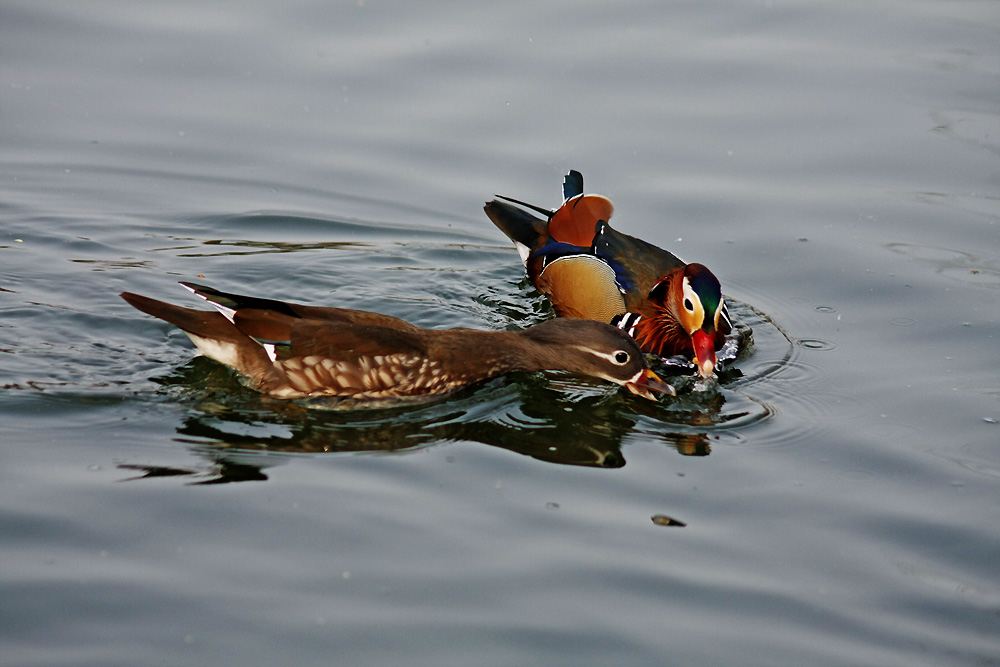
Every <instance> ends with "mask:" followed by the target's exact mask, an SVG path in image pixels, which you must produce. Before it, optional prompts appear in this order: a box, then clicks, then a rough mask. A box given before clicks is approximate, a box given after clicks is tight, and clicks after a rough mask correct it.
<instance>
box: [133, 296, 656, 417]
mask: <svg viewBox="0 0 1000 667" xmlns="http://www.w3.org/2000/svg"><path fill="white" fill-rule="evenodd" d="M181 285H183V286H184V287H186V288H187V289H189V290H191V291H192V292H194V293H195V294H196V295H198V296H200V297H201V298H203V299H205V300H206V301H208V302H209V303H211V304H212V305H213V306H215V307H216V308H217V309H218V311H219V312H215V311H204V310H194V309H191V308H182V307H181V306H175V305H172V304H169V303H165V302H163V301H157V300H156V299H151V298H149V297H145V296H140V295H138V294H132V293H130V292H123V293H122V295H121V296H122V298H123V299H125V300H126V301H127V302H128V303H129V304H131V305H132V306H134V307H135V308H137V309H139V310H141V311H142V312H144V313H147V314H149V315H152V316H153V317H158V318H160V319H161V320H166V321H167V322H169V323H170V324H173V325H174V326H176V327H179V328H180V329H181V330H183V331H184V333H186V334H187V335H188V337H189V338H191V340H192V341H193V342H194V344H195V346H196V347H197V348H198V349H199V350H200V351H201V352H202V354H204V355H205V356H206V357H208V358H210V359H214V360H215V361H218V362H219V363H221V364H224V365H226V366H229V367H230V368H233V369H235V370H236V371H238V372H239V373H240V374H242V375H243V376H244V377H245V379H246V381H247V384H249V385H250V386H251V387H253V388H255V389H257V390H259V391H261V392H263V393H265V394H268V395H270V396H274V397H276V398H307V397H317V396H329V397H340V398H351V399H356V400H359V401H367V400H378V399H393V398H413V397H421V396H433V395H438V394H444V393H447V392H450V391H454V390H456V389H458V388H460V387H463V386H465V385H468V384H472V383H475V382H479V381H482V380H486V379H488V378H491V377H495V376H498V375H504V374H506V373H511V372H514V371H528V372H534V371H543V370H553V371H568V372H571V373H578V374H581V375H588V376H591V377H596V378H600V379H603V380H607V381H609V382H614V383H615V384H618V385H621V386H624V387H626V388H627V389H628V390H629V391H631V392H632V393H634V394H638V395H639V396H642V397H644V398H648V399H652V400H655V397H654V396H653V394H652V393H651V392H653V391H657V392H662V393H668V394H673V393H674V390H673V388H672V387H671V386H670V385H668V384H666V383H665V382H663V381H662V380H661V379H660V378H659V377H658V376H657V375H656V374H655V373H654V372H653V371H651V370H649V367H648V366H647V365H646V360H645V358H644V357H643V355H642V352H641V351H640V350H639V348H638V346H637V345H636V344H635V341H633V340H632V339H631V338H629V337H628V336H627V335H625V334H624V333H623V332H621V331H619V330H618V329H615V328H614V327H612V326H609V325H607V324H602V323H599V322H587V321H584V320H559V319H556V320H549V321H547V322H543V323H541V324H537V325H535V326H533V327H528V328H527V329H525V330H523V331H517V332H514V331H475V330H472V329H447V330H430V329H421V328H419V327H416V326H414V325H412V324H410V323H409V322H405V321H403V320H400V319H396V318H395V317H390V316H388V315H380V314H378V313H370V312H367V311H363V310H348V309H343V308H318V307H314V306H300V305H296V304H292V303H285V302H283V301H272V300H270V299H258V298H254V297H246V296H240V295H237V294H228V293H226V292H220V291H218V290H215V289H212V288H211V287H205V286H203V285H196V284H193V283H183V282H182V283H181Z"/></svg>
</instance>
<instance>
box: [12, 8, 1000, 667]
mask: <svg viewBox="0 0 1000 667" xmlns="http://www.w3.org/2000/svg"><path fill="white" fill-rule="evenodd" d="M0 118H2V121H3V122H2V124H0V387H2V389H0V419H2V425H0V456H2V459H0V460H2V465H0V563H2V565H0V663H3V664H4V665H102V666H107V665H177V664H198V665H233V664H243V665H276V664H296V665H306V664H344V665H386V664H400V665H411V664H412V665H436V666H446V665H513V664H525V665H527V664H534V665H607V664H616V665H633V664H634V665H639V664H644V665H651V664H679V665H696V664H703V665H710V664H727V665H732V664H741V665H747V664H759V665H765V664H766V665H776V664H785V665H803V664H812V665H818V664H829V665H842V664H852V665H908V666H909V665H989V664H997V663H1000V574H998V573H1000V566H998V564H1000V537H998V534H1000V456H998V447H1000V424H998V421H1000V402H998V401H1000V363H998V361H1000V339H998V314H1000V223H998V221H1000V4H998V3H996V2H993V1H980V2H944V1H941V0H938V1H928V2H919V1H912V0H907V1H905V2H904V1H898V2H810V3H795V2H783V1H780V0H779V1H774V2H712V3H708V2H706V3H702V2H671V3H653V2H647V3H639V2H636V3H631V2H630V3H606V2H555V1H554V2H546V3H535V2H505V3H475V2H434V3H387V2H381V1H379V0H361V1H359V2H344V3H327V2H310V1H306V0H301V1H291V2H289V1H282V2H276V1H274V2H265V1H261V0H257V1H251V2H213V3H202V2H174V1H171V2H162V1H161V2H131V1H130V2H112V1H108V2H76V3H56V2H28V1H21V2H17V1H9V0H8V1H4V2H0ZM570 168H575V169H579V170H581V171H582V172H583V173H584V175H585V177H586V184H587V190H588V191H589V192H599V193H601V194H605V195H608V196H610V197H611V198H612V199H613V200H614V202H615V205H616V214H615V218H614V220H613V223H614V224H615V225H616V226H617V228H619V229H621V230H623V231H625V232H628V233H631V234H635V235H637V236H640V237H642V238H644V239H646V240H649V241H651V242H653V243H656V244H658V245H661V246H664V247H668V248H670V249H672V250H675V251H676V252H678V253H680V254H681V255H682V256H684V257H685V258H687V259H689V260H691V261H700V262H703V263H705V264H707V265H709V266H710V267H712V269H713V270H714V271H715V272H716V274H717V275H718V276H719V277H720V279H721V280H722V283H723V287H724V291H725V292H726V294H727V295H729V297H730V298H731V299H732V301H733V303H734V306H735V310H737V315H738V317H739V318H740V319H741V320H742V321H743V322H744V324H749V325H750V326H752V327H753V328H754V332H755V340H756V347H755V349H754V350H753V352H752V354H751V355H750V356H749V357H747V358H745V359H743V360H741V361H739V362H737V363H736V364H735V366H736V369H737V370H738V372H736V371H729V372H728V374H724V376H723V378H722V382H721V384H720V385H719V386H718V387H715V388H712V387H709V388H707V389H705V390H704V391H695V392H688V393H685V394H683V395H682V396H681V397H679V398H678V399H676V400H672V401H671V400H665V401H663V402H662V403H661V404H659V405H654V404H652V403H647V402H645V401H641V400H639V399H636V398H633V397H630V396H627V395H625V394H623V393H622V392H616V391H614V390H612V389H610V388H607V387H604V386H602V385H599V384H595V383H587V382H582V381H579V380H577V379H572V378H562V377H543V376H526V377H513V378H508V379H506V380H498V381H494V382H491V383H487V384H486V385H484V386H482V387H478V388H473V389H469V390H466V391H463V392H460V393H459V394H457V395H455V396H454V397H452V398H451V399H449V400H446V401H440V402H436V403H431V404H427V405H422V406H415V407H412V408H400V409H394V410H387V411H374V412H365V413H330V412H320V411H316V410H303V409H301V408H297V407H294V406H289V405H286V404H283V403H281V402H279V401H271V400H268V399H264V398H261V397H258V396H256V395H253V394H252V393H250V392H247V391H246V390H244V389H242V388H241V387H240V385H239V384H238V383H237V382H236V381H235V380H234V379H233V378H232V376H231V375H229V374H228V373H227V372H226V371H224V370H223V369H220V368H218V367H217V366H215V365H214V364H212V363H211V362H208V361H206V360H204V359H194V360H192V359H191V355H192V351H191V346H190V344H189V343H188V342H187V339H186V338H185V337H184V336H183V335H182V334H180V333H179V332H177V331H175V330H172V329H171V328H170V327H168V326H166V325H165V324H163V323H160V322H158V321H155V320H153V319H152V318H148V317H146V316H144V315H142V314H141V313H138V312H137V311H134V310H132V309H130V308H129V307H128V306H127V305H126V304H125V303H124V302H122V301H121V300H119V299H118V297H117V293H118V292H119V291H121V290H123V289H128V290H132V291H136V292H140V293H144V294H148V295H151V296H156V297H159V298H168V299H171V300H174V301H176V302H181V303H188V304H190V305H195V303H196V302H195V301H193V300H192V299H191V298H189V295H187V294H186V292H184V291H183V290H181V289H180V288H179V287H178V286H177V285H176V281H178V280H185V279H186V280H200V281H202V282H206V283H208V284H212V285H215V286H218V287H221V288H225V289H231V290H238V291H243V292H248V293H252V294H258V295H262V296H271V297H278V298H287V299H293V300H298V301H303V302H308V303H315V304H325V305H345V306H352V307H362V308H369V309H374V310H380V311H382V312H388V313H391V314H394V315H398V316H402V317H406V318H408V319H410V320H412V321H414V322H416V323H418V324H421V325H423V326H431V327H445V326H475V327H481V328H494V329H497V328H510V327H520V326H525V325H527V324H530V323H531V322H534V321H538V320H540V319H544V318H545V317H548V316H549V311H548V309H547V307H546V306H545V304H544V302H543V301H542V300H541V299H540V298H539V297H538V295H537V294H534V293H533V292H532V291H531V290H530V287H529V286H528V285H527V284H526V283H525V282H524V281H523V280H522V271H521V268H520V266H519V264H518V259H517V255H516V253H515V251H514V250H513V248H512V247H510V246H509V244H508V242H507V240H506V239H505V238H504V237H503V236H502V235H501V234H500V233H499V232H498V231H497V230H495V229H494V228H493V226H492V225H491V223H490V222H489V221H488V220H487V219H486V217H485V215H483V213H482V210H481V207H482V203H483V202H484V201H485V200H486V199H488V198H489V197H491V196H492V195H493V194H494V193H501V194H507V195H511V196H514V197H518V198H522V199H526V200H529V201H532V202H535V203H538V204H541V205H555V204H557V203H558V201H559V185H560V180H561V176H562V174H563V173H565V171H566V170H567V169H570ZM201 276H204V277H203V278H202V277H201ZM661 515H662V516H668V517H671V518H674V519H676V520H679V521H681V522H683V523H686V524H687V525H686V526H685V527H680V526H664V525H659V523H662V522H663V520H662V519H659V518H657V519H656V520H655V521H654V520H653V519H654V517H660V516H661Z"/></svg>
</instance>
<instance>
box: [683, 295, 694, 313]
mask: <svg viewBox="0 0 1000 667" xmlns="http://www.w3.org/2000/svg"><path fill="white" fill-rule="evenodd" d="M684 309H685V310H686V311H688V312H689V313H693V312H694V304H693V303H691V299H687V298H685V299H684Z"/></svg>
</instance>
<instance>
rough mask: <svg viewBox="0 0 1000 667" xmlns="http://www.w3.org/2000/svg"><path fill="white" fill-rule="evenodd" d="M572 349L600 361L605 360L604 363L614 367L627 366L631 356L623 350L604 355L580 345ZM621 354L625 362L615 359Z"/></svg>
mask: <svg viewBox="0 0 1000 667" xmlns="http://www.w3.org/2000/svg"><path fill="white" fill-rule="evenodd" d="M574 347H575V348H576V349H578V350H580V351H582V352H588V353H590V354H592V355H594V356H595V357H598V358H600V359H605V360H606V361H608V362H610V363H612V364H614V365H615V366H624V365H625V364H627V363H628V362H630V361H631V360H632V355H631V354H629V353H628V352H626V351H625V350H615V351H614V352H612V353H611V354H606V353H604V352H598V351H597V350H594V349H591V348H589V347H584V346H582V345H574ZM622 354H624V355H625V357H626V358H625V361H619V360H618V359H616V357H618V356H619V355H622Z"/></svg>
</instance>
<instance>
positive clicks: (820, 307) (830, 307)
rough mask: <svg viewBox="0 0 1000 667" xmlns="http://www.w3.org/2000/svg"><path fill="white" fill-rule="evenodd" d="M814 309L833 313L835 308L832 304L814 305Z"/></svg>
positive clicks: (835, 310)
mask: <svg viewBox="0 0 1000 667" xmlns="http://www.w3.org/2000/svg"><path fill="white" fill-rule="evenodd" d="M816 310H817V311H818V312H820V313H835V312H837V309H836V308H834V307H833V306H816Z"/></svg>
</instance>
